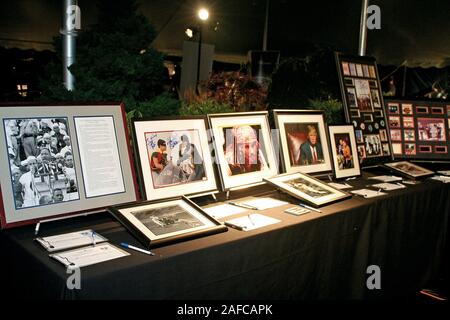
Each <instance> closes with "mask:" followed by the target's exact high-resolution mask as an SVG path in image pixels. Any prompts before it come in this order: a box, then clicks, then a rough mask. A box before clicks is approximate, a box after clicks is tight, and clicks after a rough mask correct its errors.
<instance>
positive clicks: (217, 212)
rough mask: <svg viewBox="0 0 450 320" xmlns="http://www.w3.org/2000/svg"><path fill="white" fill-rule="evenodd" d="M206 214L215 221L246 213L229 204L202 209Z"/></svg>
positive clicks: (242, 209) (243, 209)
mask: <svg viewBox="0 0 450 320" xmlns="http://www.w3.org/2000/svg"><path fill="white" fill-rule="evenodd" d="M203 210H204V211H205V212H206V213H207V214H209V215H210V216H211V217H213V218H215V219H221V218H225V217H228V216H232V215H234V214H238V213H242V212H245V211H247V209H245V208H241V207H237V206H233V205H231V204H227V203H225V204H220V205H218V206H214V207H209V208H204V209H203Z"/></svg>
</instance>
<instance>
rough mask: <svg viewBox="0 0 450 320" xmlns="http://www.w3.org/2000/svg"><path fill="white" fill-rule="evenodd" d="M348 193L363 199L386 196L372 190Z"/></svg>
mask: <svg viewBox="0 0 450 320" xmlns="http://www.w3.org/2000/svg"><path fill="white" fill-rule="evenodd" d="M350 192H351V193H353V194H357V195H359V196H362V197H364V198H374V197H379V196H383V195H385V194H386V193H384V192H381V191H374V190H370V189H360V190H354V191H350Z"/></svg>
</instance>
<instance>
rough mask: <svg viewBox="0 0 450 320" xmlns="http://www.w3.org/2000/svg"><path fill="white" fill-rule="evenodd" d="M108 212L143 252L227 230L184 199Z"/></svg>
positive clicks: (172, 199) (115, 208) (149, 202)
mask: <svg viewBox="0 0 450 320" xmlns="http://www.w3.org/2000/svg"><path fill="white" fill-rule="evenodd" d="M108 211H109V212H110V213H111V214H112V215H113V216H114V217H115V218H116V219H117V220H118V221H119V222H120V223H121V224H122V225H123V226H125V228H127V229H128V230H129V231H130V232H131V234H133V235H134V236H135V237H136V238H137V239H138V240H139V241H141V242H142V244H143V245H144V246H145V247H146V248H152V247H158V246H162V245H166V244H169V243H174V242H180V241H185V240H189V239H193V238H198V237H202V236H207V235H211V234H215V233H220V232H225V231H227V230H228V228H227V227H226V226H224V225H222V224H221V223H220V222H219V221H217V220H215V219H214V218H212V217H210V216H209V215H208V214H207V213H206V212H204V211H203V210H202V208H200V207H199V206H197V205H196V204H195V203H194V202H192V201H191V200H189V199H188V198H186V197H174V198H168V199H165V200H155V201H147V202H140V203H134V204H132V205H122V206H112V207H109V208H108Z"/></svg>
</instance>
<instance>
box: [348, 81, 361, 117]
mask: <svg viewBox="0 0 450 320" xmlns="http://www.w3.org/2000/svg"><path fill="white" fill-rule="evenodd" d="M347 96H348V105H349V107H350V108H356V109H357V108H358V103H357V101H356V91H355V88H347ZM358 112H359V111H358ZM358 117H359V116H358Z"/></svg>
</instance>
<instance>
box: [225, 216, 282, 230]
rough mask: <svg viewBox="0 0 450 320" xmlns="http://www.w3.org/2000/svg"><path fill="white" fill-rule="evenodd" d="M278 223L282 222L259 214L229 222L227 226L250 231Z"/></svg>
mask: <svg viewBox="0 0 450 320" xmlns="http://www.w3.org/2000/svg"><path fill="white" fill-rule="evenodd" d="M278 222H281V220H278V219H274V218H271V217H268V216H265V215H262V214H259V213H253V214H249V215H247V216H243V217H240V218H236V219H232V220H227V221H225V225H227V226H229V227H232V228H235V229H238V230H242V231H250V230H255V229H258V228H262V227H265V226H268V225H271V224H275V223H278Z"/></svg>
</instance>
